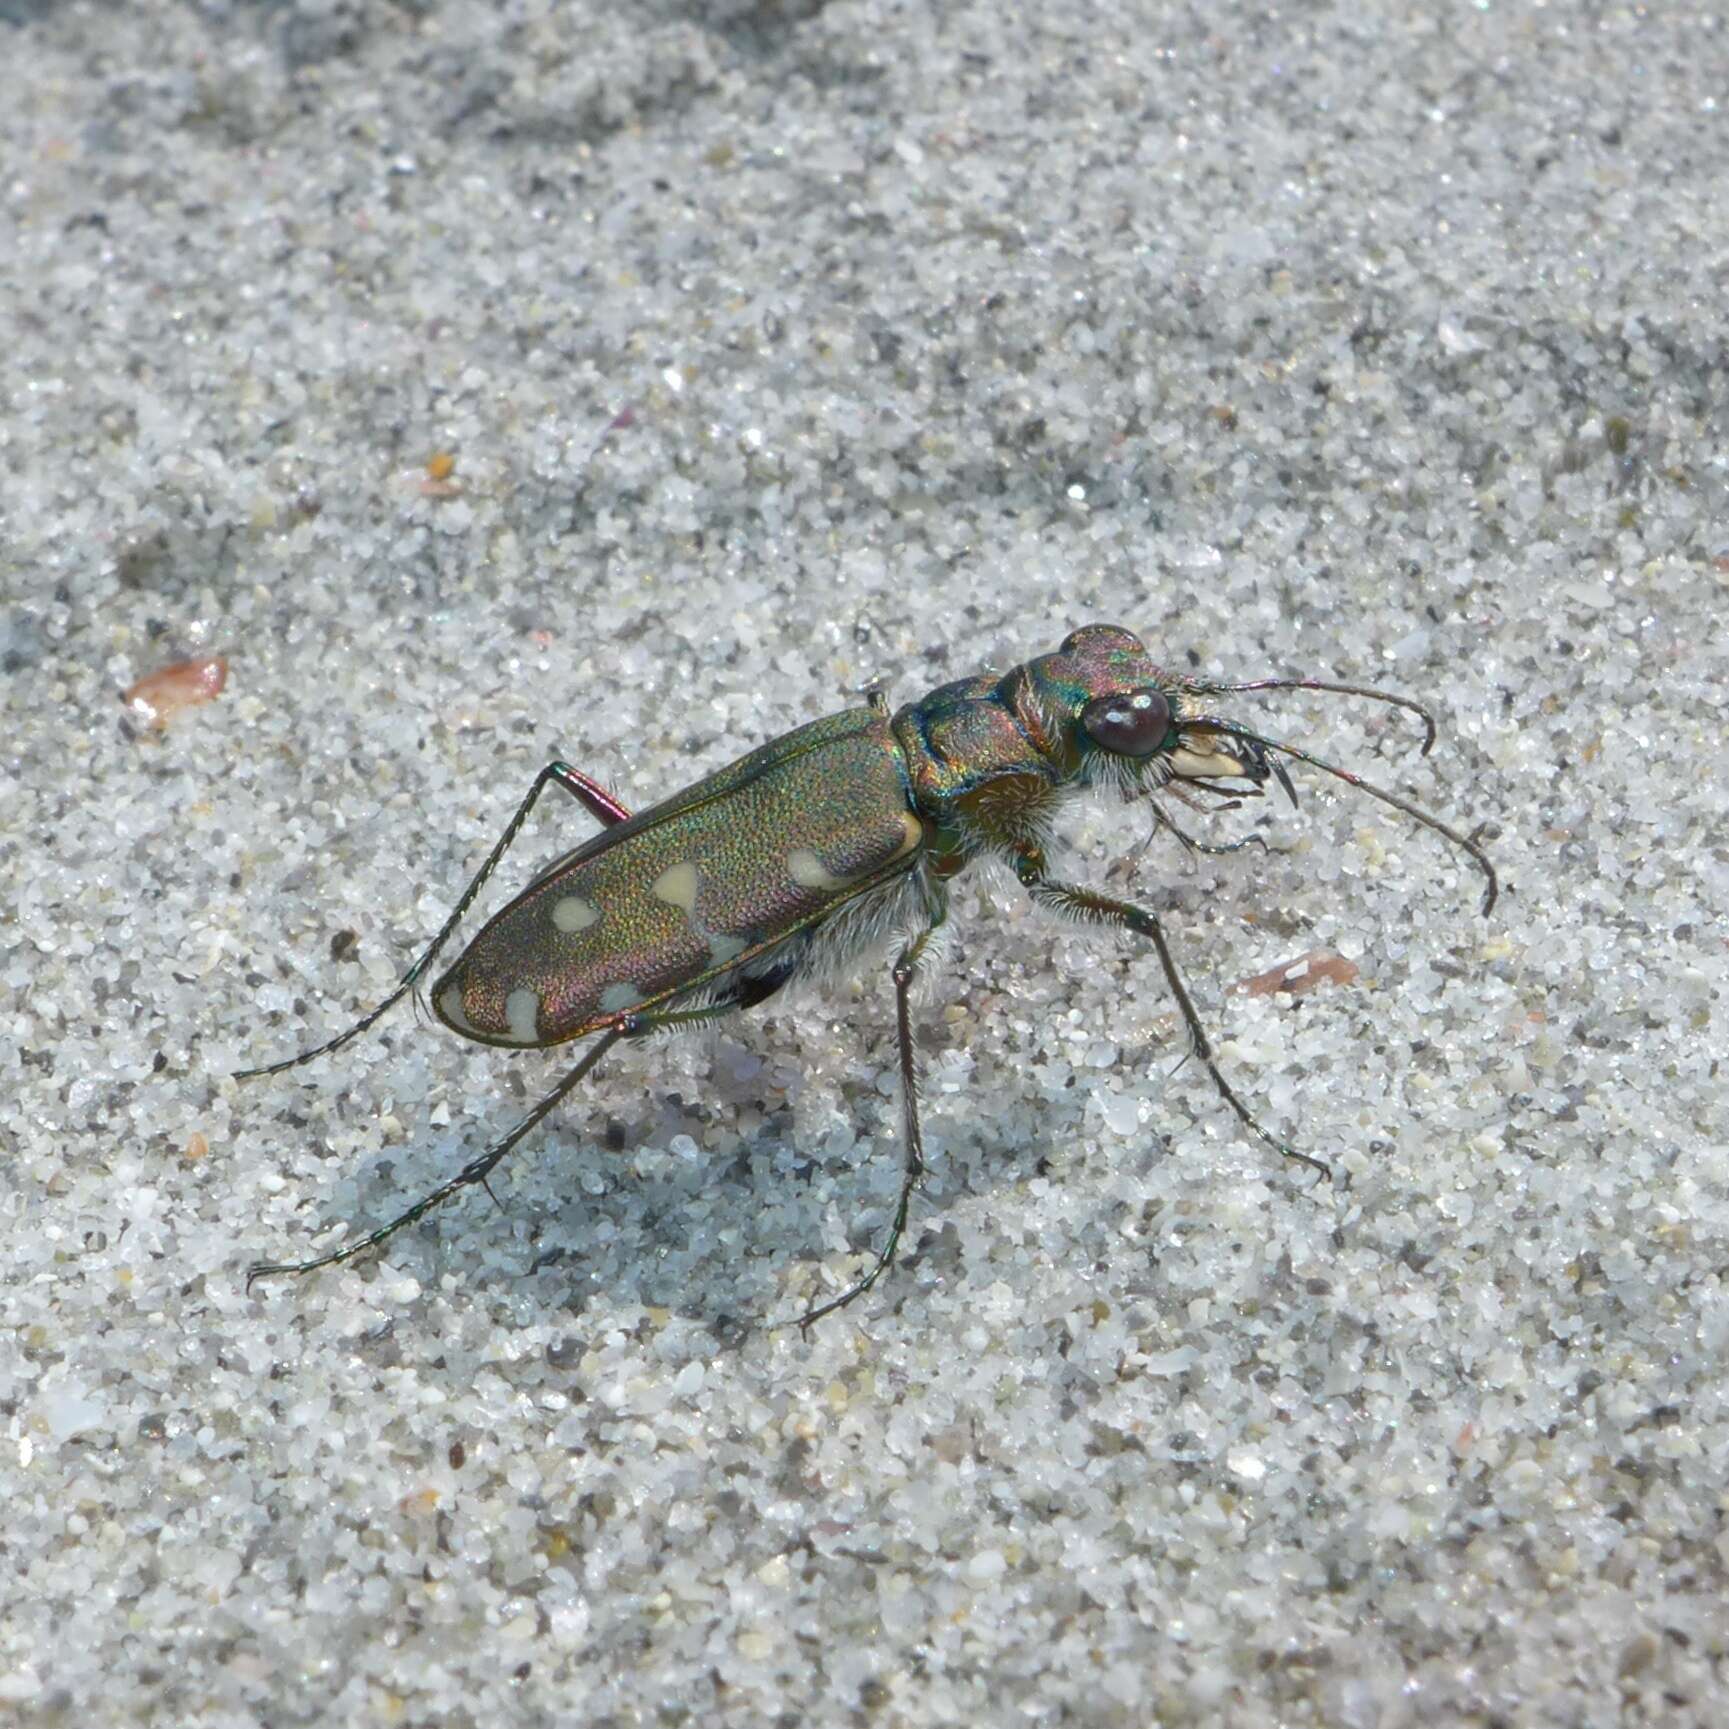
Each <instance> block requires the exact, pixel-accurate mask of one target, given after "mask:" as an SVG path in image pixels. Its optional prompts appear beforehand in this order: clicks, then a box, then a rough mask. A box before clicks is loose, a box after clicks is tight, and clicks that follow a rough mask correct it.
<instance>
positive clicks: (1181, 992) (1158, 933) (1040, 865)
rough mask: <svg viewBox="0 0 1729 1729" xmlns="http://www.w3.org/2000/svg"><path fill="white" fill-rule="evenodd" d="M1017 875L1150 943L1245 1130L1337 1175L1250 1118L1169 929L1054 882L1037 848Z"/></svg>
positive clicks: (1045, 894)
mask: <svg viewBox="0 0 1729 1729" xmlns="http://www.w3.org/2000/svg"><path fill="white" fill-rule="evenodd" d="M1015 874H1016V875H1017V876H1019V878H1020V879H1021V884H1022V886H1023V887H1024V888H1025V889H1026V891H1027V893H1028V894H1029V895H1031V896H1032V898H1033V899H1034V900H1035V901H1036V902H1038V904H1039V905H1041V906H1046V907H1050V908H1052V909H1053V910H1055V911H1057V912H1060V913H1065V914H1067V915H1068V916H1069V917H1071V918H1078V919H1082V920H1085V921H1086V922H1088V923H1091V924H1106V925H1115V926H1116V927H1117V928H1118V929H1119V930H1127V931H1133V932H1134V933H1135V935H1136V936H1141V937H1145V938H1147V940H1148V941H1149V942H1151V943H1152V945H1153V947H1154V948H1155V949H1156V950H1157V951H1158V956H1159V965H1160V966H1162V967H1163V968H1164V969H1165V983H1166V984H1168V985H1169V986H1170V987H1171V995H1172V996H1173V997H1175V998H1176V999H1177V1008H1178V1010H1179V1011H1180V1012H1181V1014H1182V1017H1183V1025H1184V1026H1185V1027H1186V1028H1187V1029H1188V1034H1189V1044H1190V1047H1191V1048H1192V1049H1193V1051H1194V1053H1195V1055H1196V1056H1197V1057H1199V1058H1200V1059H1201V1061H1202V1063H1204V1064H1205V1065H1206V1070H1207V1073H1208V1074H1209V1075H1211V1076H1212V1077H1213V1085H1214V1086H1215V1087H1216V1088H1218V1092H1219V1097H1220V1098H1222V1099H1223V1100H1224V1101H1225V1103H1226V1104H1227V1105H1229V1106H1230V1107H1231V1109H1232V1110H1233V1111H1235V1112H1236V1114H1237V1117H1238V1119H1239V1120H1240V1121H1241V1122H1242V1124H1243V1126H1244V1127H1245V1128H1246V1129H1248V1130H1249V1131H1250V1132H1251V1133H1253V1134H1254V1135H1256V1136H1258V1137H1259V1138H1260V1139H1261V1140H1263V1141H1265V1142H1266V1144H1267V1145H1268V1146H1269V1147H1271V1148H1272V1149H1273V1150H1274V1151H1275V1152H1277V1153H1279V1154H1281V1155H1282V1156H1283V1157H1284V1158H1287V1159H1295V1160H1296V1161H1297V1162H1298V1164H1302V1165H1307V1166H1308V1167H1309V1169H1310V1170H1313V1171H1319V1172H1320V1173H1321V1175H1322V1176H1330V1175H1331V1174H1332V1173H1331V1172H1330V1171H1329V1170H1328V1169H1327V1167H1326V1166H1325V1165H1324V1164H1322V1163H1321V1161H1320V1160H1319V1159H1312V1158H1310V1157H1309V1155H1308V1154H1307V1153H1300V1152H1298V1151H1297V1149H1296V1148H1295V1147H1292V1146H1287V1145H1286V1144H1285V1142H1283V1141H1281V1140H1278V1139H1277V1138H1276V1137H1274V1136H1273V1135H1270V1134H1268V1132H1267V1131H1266V1130H1265V1129H1263V1128H1262V1127H1261V1125H1260V1124H1259V1123H1257V1122H1256V1121H1255V1119H1254V1117H1253V1116H1251V1115H1250V1114H1249V1107H1248V1106H1247V1105H1245V1104H1244V1103H1243V1101H1242V1100H1241V1099H1240V1098H1238V1097H1237V1095H1236V1092H1235V1091H1234V1090H1233V1088H1232V1086H1231V1083H1230V1082H1229V1081H1227V1080H1226V1079H1225V1077H1224V1075H1223V1074H1222V1073H1221V1072H1220V1070H1219V1065H1218V1062H1217V1060H1216V1059H1215V1058H1214V1056H1213V1046H1212V1041H1211V1040H1210V1039H1209V1038H1208V1037H1207V1033H1206V1028H1204V1027H1203V1026H1202V1025H1201V1017H1200V1015H1199V1014H1198V1013H1196V1011H1195V1004H1194V999H1193V998H1192V997H1191V996H1190V995H1189V988H1188V986H1187V985H1186V984H1184V983H1183V976H1182V974H1181V973H1179V972H1178V971H1177V963H1176V959H1175V957H1174V956H1173V955H1172V953H1171V945H1170V943H1169V942H1168V941H1166V938H1165V930H1164V926H1163V925H1161V924H1160V923H1159V921H1158V919H1157V918H1156V917H1155V916H1154V915H1153V914H1152V913H1150V912H1148V911H1147V910H1146V908H1145V907H1138V906H1136V905H1135V904H1134V903H1133V902H1132V901H1120V900H1117V899H1115V898H1113V897H1112V896H1110V895H1103V894H1100V893H1098V891H1097V890H1095V889H1090V888H1077V887H1075V886H1074V885H1073V884H1070V883H1061V882H1054V881H1053V880H1052V879H1051V878H1050V877H1048V876H1046V875H1045V856H1044V853H1043V852H1042V851H1041V850H1040V849H1039V848H1038V847H1035V846H1022V847H1019V848H1017V850H1016V854H1015Z"/></svg>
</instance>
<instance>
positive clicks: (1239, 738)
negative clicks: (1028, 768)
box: [1016, 624, 1498, 912]
mask: <svg viewBox="0 0 1729 1729" xmlns="http://www.w3.org/2000/svg"><path fill="white" fill-rule="evenodd" d="M1021 677H1022V679H1023V680H1024V682H1023V683H1022V685H1021V688H1020V690H1019V691H1018V692H1017V693H1016V701H1017V704H1019V705H1021V706H1023V708H1024V709H1025V711H1026V712H1025V714H1024V719H1025V721H1026V722H1027V723H1028V724H1029V730H1033V729H1036V730H1037V732H1039V733H1041V734H1042V735H1043V741H1044V742H1043V748H1045V749H1046V750H1047V752H1048V754H1049V755H1050V756H1051V757H1052V758H1053V760H1055V761H1056V762H1057V763H1058V764H1059V766H1060V768H1061V770H1062V773H1063V775H1064V777H1065V778H1066V779H1067V780H1069V781H1070V782H1071V783H1074V784H1079V785H1084V786H1116V787H1120V788H1121V789H1122V790H1123V791H1124V792H1125V793H1126V794H1129V795H1133V794H1135V793H1149V794H1156V793H1157V792H1158V790H1159V788H1161V787H1164V786H1170V785H1172V783H1191V784H1199V785H1202V786H1205V787H1206V788H1207V789H1208V790H1211V791H1216V792H1218V793H1221V794H1223V795H1224V796H1226V797H1227V798H1232V799H1240V798H1259V797H1260V796H1261V790H1262V788H1263V787H1264V786H1265V784H1266V782H1267V780H1268V779H1269V778H1272V779H1276V780H1277V781H1278V783H1279V785H1280V786H1282V787H1283V788H1284V790H1285V792H1286V794H1287V795H1288V796H1289V797H1290V800H1291V803H1292V804H1293V805H1294V804H1295V803H1296V802H1297V794H1296V789H1295V788H1294V787H1293V786H1292V784H1291V777H1290V775H1289V773H1288V772H1287V771H1286V769H1285V765H1284V763H1283V761H1281V760H1280V759H1281V758H1283V757H1290V758H1292V759H1293V760H1295V761H1297V762H1306V763H1308V764H1310V766H1311V767H1314V768H1318V769H1320V770H1322V771H1323V772H1324V773H1326V774H1330V775H1333V776H1334V777H1335V778H1337V779H1339V780H1343V781H1346V782H1348V783H1349V784H1350V785H1351V786H1354V787H1356V788H1357V789H1358V790H1359V791H1361V792H1366V793H1368V794H1369V795H1370V796H1371V797H1373V798H1377V799H1379V800H1380V801H1381V802H1382V803H1383V804H1389V805H1391V806H1393V808H1394V809H1395V810H1400V811H1403V812H1404V813H1405V814H1406V815H1407V816H1409V817H1411V818H1412V819H1414V820H1415V821H1416V822H1419V823H1421V824H1422V825H1423V826H1424V827H1425V828H1431V829H1434V830H1435V831H1436V833H1438V834H1441V835H1444V836H1446V838H1447V839H1448V840H1450V841H1452V842H1453V843H1454V844H1455V845H1457V846H1460V847H1462V848H1463V849H1464V850H1465V851H1466V852H1468V853H1469V854H1470V855H1471V857H1472V859H1473V861H1474V862H1475V863H1476V865H1477V868H1478V869H1479V870H1481V871H1482V872H1483V874H1484V876H1485V877H1486V878H1487V879H1488V890H1487V893H1486V894H1485V896H1484V900H1483V911H1484V912H1488V910H1489V908H1490V907H1491V906H1493V905H1494V903H1495V896H1496V893H1497V892H1498V890H1497V885H1496V881H1495V870H1494V866H1493V865H1491V864H1490V863H1489V860H1488V857H1487V855H1486V854H1485V853H1484V852H1483V850H1482V848H1481V847H1480V846H1478V845H1477V843H1476V841H1475V839H1473V838H1468V837H1466V836H1465V835H1461V834H1458V833H1456V832H1455V831H1454V830H1453V829H1451V828H1449V827H1448V826H1447V825H1446V824H1445V823H1443V822H1442V821H1440V819H1439V818H1437V817H1433V816H1430V815H1429V814H1428V812H1427V811H1423V810H1419V809H1418V808H1417V806H1415V805H1413V804H1411V803H1410V802H1409V801H1408V800H1406V799H1403V798H1401V797H1399V795H1398V794H1397V793H1391V792H1387V791H1386V790H1385V789H1383V788H1381V787H1377V786H1373V785H1371V784H1370V783H1369V782H1368V781H1366V780H1364V779H1363V778H1362V776H1361V775H1358V774H1355V773H1353V772H1352V771H1351V770H1349V769H1344V768H1339V767H1336V766H1335V765H1334V764H1332V763H1329V762H1323V761H1322V760H1321V759H1320V758H1319V757H1317V756H1314V755H1312V754H1311V753H1310V752H1308V751H1306V750H1303V749H1300V748H1299V747H1298V746H1296V745H1293V744H1287V743H1284V742H1282V741H1281V740H1279V739H1274V738H1268V737H1266V736H1265V735H1264V734H1262V733H1260V732H1258V731H1255V730H1254V729H1252V728H1251V727H1249V726H1247V725H1245V724H1244V723H1242V722H1240V721H1237V720H1233V719H1232V718H1231V717H1230V716H1229V715H1224V714H1220V713H1218V712H1216V711H1215V709H1214V707H1213V698H1215V697H1218V696H1221V695H1227V694H1230V693H1233V692H1239V691H1248V690H1292V689H1296V690H1319V691H1332V692H1335V693H1340V694H1344V695H1348V696H1365V697H1370V698H1373V699H1374V700H1375V701H1377V702H1384V703H1390V704H1391V705H1393V706H1394V707H1396V708H1404V709H1409V710H1410V711H1412V712H1413V713H1415V714H1417V715H1419V716H1421V717H1422V720H1423V724H1424V726H1425V728H1426V729H1427V731H1426V735H1425V738H1424V743H1423V754H1424V755H1425V756H1426V755H1427V754H1428V752H1429V747H1430V746H1431V745H1432V744H1433V743H1434V742H1435V723H1434V721H1433V720H1432V719H1431V718H1430V716H1429V713H1428V711H1427V710H1426V709H1425V708H1423V707H1422V706H1421V704H1419V703H1415V702H1412V701H1411V700H1410V699H1409V698H1408V697H1402V696H1395V695H1392V694H1391V693H1390V692H1387V691H1380V690H1371V689H1369V688H1367V687H1366V686H1363V685H1347V684H1331V683H1327V682H1325V681H1323V680H1320V679H1308V678H1303V679H1287V678H1262V679H1254V680H1251V681H1250V682H1248V683H1244V684H1220V683H1215V682H1213V681H1211V680H1207V679H1196V678H1188V677H1184V676H1182V675H1180V674H1176V673H1170V672H1166V671H1163V670H1162V669H1161V668H1159V667H1157V666H1155V665H1154V664H1153V662H1152V660H1151V659H1150V658H1149V657H1148V655H1147V651H1146V649H1145V647H1144V646H1143V645H1142V643H1141V639H1140V638H1139V637H1138V636H1136V635H1134V634H1133V632H1131V631H1127V630H1123V629H1121V628H1120V627H1119V626H1117V625H1113V624H1089V625H1085V626H1083V627H1082V628H1081V629H1080V630H1077V631H1073V632H1071V633H1070V634H1069V635H1068V636H1067V637H1065V638H1064V639H1063V642H1062V645H1061V647H1059V648H1058V650H1057V652H1056V653H1055V654H1047V655H1042V656H1041V657H1040V658H1039V659H1037V660H1034V661H1029V662H1028V663H1027V665H1026V666H1025V667H1024V668H1022V669H1021Z"/></svg>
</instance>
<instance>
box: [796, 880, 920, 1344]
mask: <svg viewBox="0 0 1729 1729" xmlns="http://www.w3.org/2000/svg"><path fill="white" fill-rule="evenodd" d="M928 916H929V918H930V923H929V924H927V925H926V926H925V927H924V929H923V930H921V931H920V932H919V933H918V935H917V936H915V937H914V938H913V939H912V941H911V942H909V943H908V944H907V946H906V947H905V948H904V949H902V950H901V953H900V957H899V958H898V959H897V960H896V961H895V965H894V981H895V1036H896V1042H897V1044H898V1046H899V1049H900V1069H901V1152H902V1155H903V1158H904V1163H903V1165H902V1169H901V1192H900V1199H899V1200H898V1201H896V1203H895V1211H894V1218H893V1219H892V1220H891V1221H890V1224H889V1234H888V1240H887V1241H886V1242H885V1243H884V1244H883V1246H882V1248H881V1250H880V1251H879V1252H878V1254H877V1258H876V1261H875V1262H874V1264H873V1265H872V1267H871V1269H870V1271H869V1272H868V1273H866V1274H865V1276H864V1277H863V1278H862V1279H860V1280H859V1281H858V1282H857V1283H856V1284H853V1285H849V1286H848V1287H847V1288H846V1290H844V1291H842V1292H841V1294H840V1295H839V1296H838V1297H831V1298H830V1299H829V1300H828V1301H827V1302H826V1303H819V1304H818V1305H817V1306H816V1307H815V1308H814V1309H811V1310H809V1311H808V1312H807V1313H805V1314H803V1315H800V1316H799V1318H798V1325H799V1327H800V1329H801V1330H803V1329H808V1328H809V1327H811V1326H812V1325H813V1324H814V1323H815V1322H817V1321H820V1320H821V1319H822V1318H823V1316H824V1315H832V1314H833V1313H834V1312H835V1310H836V1309H844V1308H845V1307H846V1306H847V1304H848V1303H850V1302H852V1301H853V1300H854V1299H855V1298H858V1297H862V1296H863V1295H864V1294H865V1292H866V1291H868V1290H869V1289H870V1288H871V1286H872V1285H874V1284H875V1283H876V1282H877V1280H878V1279H880V1278H881V1277H882V1276H883V1274H884V1273H886V1272H887V1271H888V1270H889V1268H890V1267H891V1266H892V1265H893V1264H894V1258H895V1251H896V1250H897V1249H898V1248H899V1247H900V1241H901V1237H902V1235H903V1234H904V1233H905V1231H906V1228H907V1211H908V1209H909V1208H910V1207H911V1206H912V1199H913V1190H914V1189H916V1188H917V1187H918V1185H919V1178H920V1177H922V1176H923V1175H924V1172H925V1138H924V1131H923V1130H922V1129H921V1128H920V1126H919V1056H918V1044H917V1042H916V1041H915V1039H914V1038H913V1011H912V994H913V987H914V986H915V985H916V984H917V983H918V977H919V968H920V966H921V965H922V964H923V962H924V960H925V958H926V955H927V953H928V951H929V949H930V947H931V944H932V943H933V942H934V941H935V940H936V937H937V932H938V931H940V930H941V929H942V926H943V921H944V920H945V919H946V918H947V916H948V907H947V905H946V904H944V903H943V902H941V901H938V902H936V903H934V904H932V905H931V906H930V907H929V910H928Z"/></svg>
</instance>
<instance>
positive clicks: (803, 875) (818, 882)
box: [786, 846, 847, 889]
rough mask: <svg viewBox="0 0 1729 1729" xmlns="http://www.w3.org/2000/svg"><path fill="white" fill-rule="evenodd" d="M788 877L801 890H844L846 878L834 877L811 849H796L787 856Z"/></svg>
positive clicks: (805, 847) (802, 847) (803, 847)
mask: <svg viewBox="0 0 1729 1729" xmlns="http://www.w3.org/2000/svg"><path fill="white" fill-rule="evenodd" d="M786 869H787V875H788V876H790V877H791V878H792V880H793V881H794V882H795V883H797V884H798V886H799V887H800V888H801V889H844V888H845V887H846V886H847V880H846V878H845V877H837V876H832V875H831V874H830V873H829V869H828V867H827V866H826V865H825V864H824V863H823V862H822V860H821V859H819V858H818V857H817V856H816V854H815V853H813V852H812V851H811V850H810V848H809V847H807V846H801V847H794V848H793V850H792V851H791V852H789V853H788V854H787V855H786Z"/></svg>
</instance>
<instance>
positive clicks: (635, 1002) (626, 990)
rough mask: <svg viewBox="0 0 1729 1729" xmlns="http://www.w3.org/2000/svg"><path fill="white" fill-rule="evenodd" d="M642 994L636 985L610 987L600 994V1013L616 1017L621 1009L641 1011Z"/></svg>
mask: <svg viewBox="0 0 1729 1729" xmlns="http://www.w3.org/2000/svg"><path fill="white" fill-rule="evenodd" d="M641 1007H642V992H641V991H639V990H638V989H637V988H636V986H635V985H608V986H607V987H606V989H605V990H603V991H602V992H601V993H600V1012H601V1013H602V1014H603V1015H616V1014H617V1013H618V1012H619V1011H620V1010H621V1009H640V1008H641Z"/></svg>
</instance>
